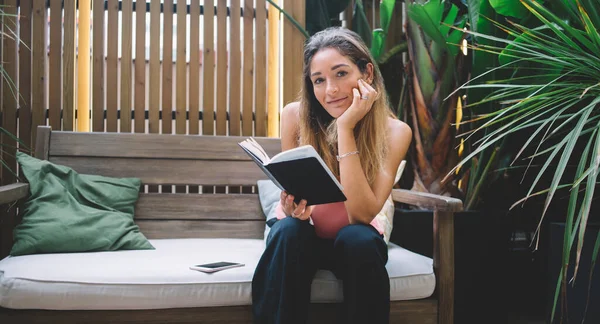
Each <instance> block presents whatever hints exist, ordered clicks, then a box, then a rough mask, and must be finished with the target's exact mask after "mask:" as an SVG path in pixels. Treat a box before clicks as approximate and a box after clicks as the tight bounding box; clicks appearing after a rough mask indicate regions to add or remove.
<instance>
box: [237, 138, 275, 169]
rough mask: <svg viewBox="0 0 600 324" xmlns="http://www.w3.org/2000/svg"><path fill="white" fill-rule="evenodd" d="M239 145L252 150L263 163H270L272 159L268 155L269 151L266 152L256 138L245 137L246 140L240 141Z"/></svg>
mask: <svg viewBox="0 0 600 324" xmlns="http://www.w3.org/2000/svg"><path fill="white" fill-rule="evenodd" d="M239 145H240V146H242V147H244V148H245V149H247V150H248V151H250V152H251V153H252V154H253V155H254V156H255V157H256V158H257V159H259V160H260V161H261V162H262V163H263V164H268V163H269V161H270V159H269V156H268V155H267V152H265V150H264V149H263V148H262V146H261V145H260V144H258V142H257V141H256V140H255V139H254V138H252V137H250V138H248V139H245V140H244V141H242V142H240V143H239Z"/></svg>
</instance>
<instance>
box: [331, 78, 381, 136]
mask: <svg viewBox="0 0 600 324" xmlns="http://www.w3.org/2000/svg"><path fill="white" fill-rule="evenodd" d="M352 92H353V93H354V99H353V100H352V104H351V105H350V107H349V108H348V109H347V110H346V111H345V112H344V113H343V114H342V115H341V116H340V117H338V119H337V127H338V129H340V128H343V129H354V126H356V124H357V123H358V122H359V121H360V120H361V119H363V117H365V116H366V115H367V113H368V112H369V110H371V108H372V107H373V103H374V102H375V100H376V99H377V91H375V89H373V87H372V86H371V85H370V84H368V83H367V82H365V81H364V80H363V79H359V80H358V89H357V88H354V89H352Z"/></svg>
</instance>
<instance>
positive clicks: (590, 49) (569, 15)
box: [455, 0, 600, 317]
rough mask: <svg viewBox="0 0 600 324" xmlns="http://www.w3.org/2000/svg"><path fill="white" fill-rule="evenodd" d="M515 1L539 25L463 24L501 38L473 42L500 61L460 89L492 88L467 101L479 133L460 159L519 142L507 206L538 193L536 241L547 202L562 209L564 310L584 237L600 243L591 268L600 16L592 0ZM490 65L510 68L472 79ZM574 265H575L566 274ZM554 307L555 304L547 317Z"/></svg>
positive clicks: (599, 132)
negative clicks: (518, 181) (486, 27)
mask: <svg viewBox="0 0 600 324" xmlns="http://www.w3.org/2000/svg"><path fill="white" fill-rule="evenodd" d="M520 2H521V3H522V4H523V6H524V8H526V10H527V12H528V13H530V14H531V16H532V17H535V19H533V20H532V21H535V22H536V24H533V23H531V22H530V24H528V25H524V24H519V23H515V22H511V21H508V22H507V23H500V22H494V24H495V25H496V26H497V28H500V29H502V30H503V31H505V32H506V33H507V34H508V35H509V36H508V38H506V39H503V38H498V37H496V36H494V35H491V34H488V33H485V32H478V31H470V32H469V33H470V34H471V35H473V36H474V37H477V38H478V39H484V40H488V41H500V42H501V43H503V44H502V45H489V44H486V43H485V42H479V43H478V44H476V45H475V49H477V50H480V51H485V52H488V53H492V54H494V55H496V56H497V58H498V61H499V64H500V65H499V66H498V67H496V68H493V69H490V70H488V71H485V72H483V73H480V74H477V75H474V77H473V78H472V81H471V82H469V83H467V84H466V85H465V86H462V87H460V88H459V89H460V90H469V89H486V90H488V91H489V95H487V96H485V97H484V98H482V99H480V100H477V101H475V102H473V103H472V104H471V105H472V106H473V111H474V113H475V114H478V117H477V119H476V120H474V127H473V134H476V136H477V135H479V139H478V140H477V142H476V143H473V142H472V143H473V144H474V146H473V150H472V151H471V152H470V153H469V154H468V155H467V156H466V157H465V158H464V159H463V160H462V161H461V162H459V163H458V164H457V166H456V168H460V167H462V166H464V165H466V164H468V163H471V162H472V159H473V158H475V157H476V156H477V155H478V154H481V153H483V152H486V151H487V152H488V153H489V152H490V150H494V148H495V147H496V146H497V145H498V144H499V143H502V141H506V139H508V138H512V139H513V140H515V141H516V142H517V143H518V144H519V145H518V146H517V147H516V150H515V151H514V153H515V154H514V155H515V156H514V158H513V159H512V162H513V164H512V165H513V166H522V167H524V168H523V169H524V170H525V171H526V172H527V173H526V175H525V177H524V178H523V182H525V183H527V185H528V191H527V192H526V193H525V195H524V197H523V199H521V200H519V201H517V202H516V203H515V204H514V205H513V207H517V206H520V205H522V203H524V202H525V201H527V200H529V201H531V200H535V199H539V198H541V199H543V201H542V205H541V210H540V214H539V216H540V217H539V218H538V220H539V225H538V226H537V228H536V230H535V235H536V241H535V242H534V243H536V244H537V242H538V241H539V234H540V231H541V230H542V224H543V221H544V219H545V217H546V216H547V215H548V214H550V212H549V211H550V210H553V211H558V212H559V213H560V212H562V211H564V217H562V218H563V220H564V223H565V230H564V236H563V248H562V250H563V253H562V254H563V257H562V260H563V261H562V266H561V271H560V275H559V276H558V278H554V279H556V280H557V286H556V287H557V289H556V293H555V297H554V305H557V304H558V303H557V301H558V300H559V293H560V295H561V296H562V300H563V302H562V303H560V305H561V306H562V307H563V310H565V307H566V303H564V300H565V295H566V293H567V291H568V282H569V281H571V280H576V279H577V280H579V277H578V271H581V268H580V267H579V265H580V264H581V259H580V258H581V252H582V249H583V246H584V242H587V241H589V240H591V244H592V246H593V251H596V252H595V254H594V253H592V260H591V263H590V264H591V267H592V268H593V267H594V266H595V261H596V258H597V255H598V253H597V251H598V249H599V247H600V237H588V236H586V233H587V231H586V227H587V224H588V222H589V220H590V218H591V213H590V211H591V209H592V203H593V198H594V193H595V185H596V182H597V174H598V168H599V163H600V160H598V158H597V156H599V154H600V153H599V152H600V148H599V147H600V123H599V122H598V119H599V118H600V116H599V114H598V108H600V87H599V86H598V84H599V80H598V71H599V70H600V34H599V32H598V30H599V28H600V15H599V10H598V7H597V5H596V4H595V3H594V1H590V0H565V1H555V2H553V3H552V6H550V5H546V6H545V5H542V4H541V3H540V2H539V1H533V0H520ZM496 71H509V72H510V76H509V77H508V78H497V79H495V80H490V81H488V82H484V83H475V82H477V80H478V79H480V78H483V77H485V76H486V75H487V74H489V73H493V72H496ZM487 102H497V103H500V104H502V106H501V107H500V108H499V109H495V110H491V111H489V110H488V111H486V110H485V109H482V110H481V111H480V110H478V109H479V107H484V106H485V104H486V103H487ZM467 141H468V142H469V141H471V139H468V140H467ZM456 168H455V169H456ZM560 197H566V199H564V201H565V202H567V201H568V203H563V204H561V201H558V199H557V198H560ZM555 214H556V213H555ZM572 254H574V255H575V257H574V258H573V261H572V262H573V264H571V256H572ZM570 266H573V270H572V275H569V276H568V275H567V274H568V273H569V272H568V270H569V267H570ZM554 313H555V308H553V309H552V313H551V317H554ZM561 314H562V315H564V314H565V312H562V313H561Z"/></svg>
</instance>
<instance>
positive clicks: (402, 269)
mask: <svg viewBox="0 0 600 324" xmlns="http://www.w3.org/2000/svg"><path fill="white" fill-rule="evenodd" d="M151 243H152V245H154V246H155V247H156V250H142V251H116V252H96V253H69V254H42V255H28V256H19V257H7V258H5V259H4V260H2V261H0V306H2V307H5V308H21V309H23V308H34V309H57V310H60V309H157V308H180V307H207V306H229V305H250V304H251V300H252V298H251V282H252V275H253V273H254V269H255V267H256V264H257V262H258V259H259V258H260V255H261V253H262V251H263V249H264V243H263V240H260V239H258V240H253V239H165V240H151ZM214 261H235V262H242V263H244V264H245V265H246V266H245V267H241V268H234V269H229V270H224V271H220V272H217V273H214V274H206V273H202V272H199V271H194V270H190V269H189V266H191V265H194V264H201V263H208V262H214ZM387 270H388V273H389V276H390V287H391V299H392V300H408V299H419V298H426V297H428V296H430V295H431V294H432V293H433V290H434V288H435V277H434V274H433V267H432V260H431V259H429V258H426V257H423V256H421V255H418V254H415V253H412V252H410V251H407V250H405V249H403V248H400V247H398V246H396V245H393V244H391V245H390V250H389V261H388V264H387ZM341 300H342V287H341V282H339V281H338V280H337V279H336V278H335V276H334V275H333V274H332V273H331V272H329V271H323V270H320V271H319V272H318V273H317V276H316V278H315V280H314V281H313V286H312V301H313V302H338V301H341Z"/></svg>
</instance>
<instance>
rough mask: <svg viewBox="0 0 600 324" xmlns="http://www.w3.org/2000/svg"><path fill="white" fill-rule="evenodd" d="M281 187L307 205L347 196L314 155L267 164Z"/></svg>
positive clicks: (342, 198)
mask: <svg viewBox="0 0 600 324" xmlns="http://www.w3.org/2000/svg"><path fill="white" fill-rule="evenodd" d="M265 168H266V169H267V170H269V172H271V174H272V175H273V177H274V178H275V179H277V181H278V182H279V184H281V187H283V188H285V190H286V191H287V192H288V193H290V194H292V195H294V198H295V199H294V200H295V202H296V203H299V202H300V199H305V200H306V202H307V205H308V206H310V205H320V204H327V203H333V202H340V201H345V200H346V196H344V193H343V192H342V191H341V190H340V188H339V187H338V186H337V184H336V183H335V182H334V181H333V180H332V179H331V177H330V176H329V174H328V173H327V171H325V169H323V166H322V165H321V163H319V161H318V160H317V159H316V158H314V157H308V158H302V159H297V160H290V161H284V162H276V163H270V164H267V165H266V166H265Z"/></svg>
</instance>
